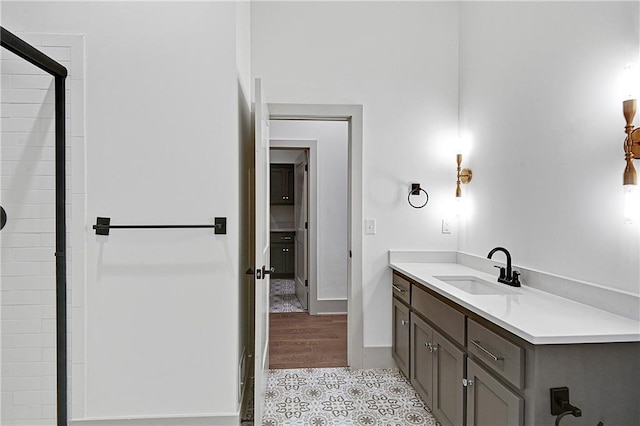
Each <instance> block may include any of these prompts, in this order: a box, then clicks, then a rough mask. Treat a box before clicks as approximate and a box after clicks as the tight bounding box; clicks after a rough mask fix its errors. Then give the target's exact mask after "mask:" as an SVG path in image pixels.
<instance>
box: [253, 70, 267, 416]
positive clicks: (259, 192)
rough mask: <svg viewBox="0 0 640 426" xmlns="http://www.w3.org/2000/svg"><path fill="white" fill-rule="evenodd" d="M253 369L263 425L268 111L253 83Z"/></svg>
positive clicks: (257, 409) (257, 413) (257, 84)
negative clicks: (254, 238) (254, 239)
mask: <svg viewBox="0 0 640 426" xmlns="http://www.w3.org/2000/svg"><path fill="white" fill-rule="evenodd" d="M254 112H255V123H254V124H255V147H254V148H255V200H254V201H255V237H256V244H255V254H256V257H255V273H256V280H255V302H256V305H255V349H254V354H255V366H254V393H255V395H254V418H255V422H256V424H262V414H263V412H264V396H265V390H266V387H267V373H268V370H269V275H270V269H271V265H270V257H269V256H270V253H269V108H268V107H267V104H266V103H265V101H264V96H263V93H262V84H261V81H260V79H259V78H256V82H255V111H254Z"/></svg>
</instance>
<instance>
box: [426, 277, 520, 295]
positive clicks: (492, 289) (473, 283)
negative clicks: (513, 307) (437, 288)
mask: <svg viewBox="0 0 640 426" xmlns="http://www.w3.org/2000/svg"><path fill="white" fill-rule="evenodd" d="M433 278H436V279H438V280H440V281H444V282H445V283H447V284H449V285H452V286H454V287H456V288H458V289H460V290H462V291H464V292H467V293H469V294H515V293H516V292H515V291H514V290H512V289H510V288H509V287H507V286H506V285H505V284H498V283H495V284H494V283H491V282H489V281H485V280H483V279H480V278H478V277H474V276H452V275H447V276H438V277H435V276H434V277H433ZM502 286H503V287H504V288H503V287H502Z"/></svg>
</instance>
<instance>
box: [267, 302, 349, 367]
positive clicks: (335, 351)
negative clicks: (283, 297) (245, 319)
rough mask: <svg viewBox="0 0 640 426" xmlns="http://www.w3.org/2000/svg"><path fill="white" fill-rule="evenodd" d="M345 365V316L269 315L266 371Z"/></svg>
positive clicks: (304, 313)
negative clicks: (267, 369) (267, 364)
mask: <svg viewBox="0 0 640 426" xmlns="http://www.w3.org/2000/svg"><path fill="white" fill-rule="evenodd" d="M346 366H347V316H346V315H309V314H308V313H306V312H295V313H294V312H289V313H272V314H269V368H275V369H280V368H325V367H346Z"/></svg>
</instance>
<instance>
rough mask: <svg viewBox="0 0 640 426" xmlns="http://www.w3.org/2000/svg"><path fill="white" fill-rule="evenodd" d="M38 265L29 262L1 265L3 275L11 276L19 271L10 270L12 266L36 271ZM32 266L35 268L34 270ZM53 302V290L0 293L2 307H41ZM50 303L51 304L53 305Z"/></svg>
mask: <svg viewBox="0 0 640 426" xmlns="http://www.w3.org/2000/svg"><path fill="white" fill-rule="evenodd" d="M38 264H39V263H35V264H30V263H29V262H24V263H9V264H3V265H2V272H3V275H4V274H5V268H6V269H7V270H6V274H11V273H12V272H14V271H16V270H19V269H17V268H16V269H13V270H10V268H9V267H10V266H14V265H21V266H22V265H26V266H27V267H30V268H31V269H37V265H38ZM34 265H35V266H36V267H35V268H34ZM24 275H27V273H24V274H22V276H24ZM51 301H53V303H55V291H54V290H7V291H2V304H3V305H42V304H47V303H48V302H51ZM53 303H52V304H53Z"/></svg>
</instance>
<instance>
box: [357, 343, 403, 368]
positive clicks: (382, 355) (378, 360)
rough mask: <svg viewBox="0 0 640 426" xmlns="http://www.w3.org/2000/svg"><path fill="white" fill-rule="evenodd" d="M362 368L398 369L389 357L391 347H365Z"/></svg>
mask: <svg viewBox="0 0 640 426" xmlns="http://www.w3.org/2000/svg"><path fill="white" fill-rule="evenodd" d="M362 358H363V368H398V366H397V365H396V363H395V361H394V360H393V357H392V356H391V346H365V347H364V353H363V356H362Z"/></svg>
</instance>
